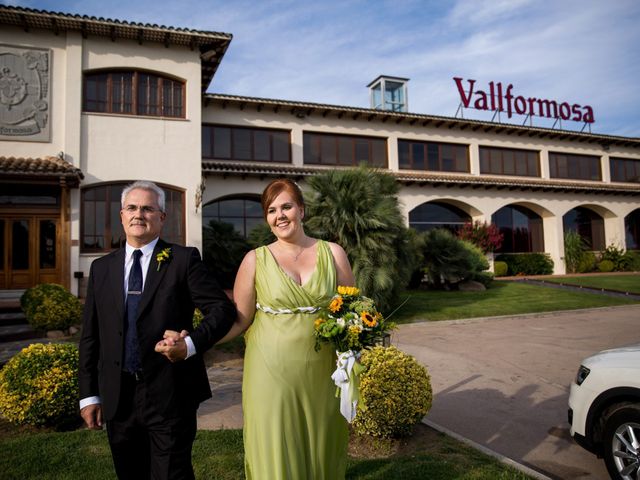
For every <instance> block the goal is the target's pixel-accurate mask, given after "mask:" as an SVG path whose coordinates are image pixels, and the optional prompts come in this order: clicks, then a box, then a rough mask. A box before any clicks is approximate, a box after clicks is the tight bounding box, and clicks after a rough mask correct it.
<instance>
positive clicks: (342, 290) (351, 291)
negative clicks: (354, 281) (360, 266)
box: [338, 286, 360, 296]
mask: <svg viewBox="0 0 640 480" xmlns="http://www.w3.org/2000/svg"><path fill="white" fill-rule="evenodd" d="M338 293H339V294H340V295H352V296H353V295H358V294H359V293H360V289H359V288H357V287H343V286H339V287H338Z"/></svg>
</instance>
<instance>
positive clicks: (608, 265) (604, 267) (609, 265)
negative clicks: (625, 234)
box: [598, 260, 615, 273]
mask: <svg viewBox="0 0 640 480" xmlns="http://www.w3.org/2000/svg"><path fill="white" fill-rule="evenodd" d="M614 268H615V265H614V264H613V262H612V261H611V260H601V261H600V263H599V264H598V270H600V271H601V272H603V273H608V272H613V270H614Z"/></svg>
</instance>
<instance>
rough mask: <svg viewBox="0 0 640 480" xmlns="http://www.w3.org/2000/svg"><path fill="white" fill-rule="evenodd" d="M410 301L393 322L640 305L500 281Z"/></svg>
mask: <svg viewBox="0 0 640 480" xmlns="http://www.w3.org/2000/svg"><path fill="white" fill-rule="evenodd" d="M407 298H408V300H407V302H406V303H405V304H404V305H403V306H402V307H401V308H400V309H399V310H398V311H397V312H396V313H395V314H394V315H393V316H392V318H391V320H393V321H395V322H397V323H410V322H417V321H423V320H454V319H459V318H473V317H491V316H498V315H517V314H523V313H537V312H551V311H554V310H575V309H580V308H593V307H609V306H613V305H629V304H633V303H640V302H637V301H634V300H631V299H627V298H617V297H609V296H606V295H597V294H593V293H582V292H574V291H570V290H561V289H557V288H551V287H545V286H543V285H527V284H524V283H520V282H517V281H500V280H497V281H494V282H492V284H491V287H490V288H489V289H487V290H486V291H484V292H458V291H451V292H446V291H428V290H411V291H407V292H405V294H403V295H402V301H404V300H406V299H407Z"/></svg>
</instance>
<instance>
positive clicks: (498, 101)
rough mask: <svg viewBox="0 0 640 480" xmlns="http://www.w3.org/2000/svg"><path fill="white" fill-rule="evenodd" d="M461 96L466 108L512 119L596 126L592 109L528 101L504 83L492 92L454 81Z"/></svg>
mask: <svg viewBox="0 0 640 480" xmlns="http://www.w3.org/2000/svg"><path fill="white" fill-rule="evenodd" d="M453 80H454V81H455V82H456V86H457V87H458V93H459V94H460V102H461V104H462V106H464V108H475V109H477V110H488V111H497V112H505V111H506V112H507V116H508V117H509V118H511V117H512V116H513V114H514V113H515V114H518V115H530V116H531V117H546V118H555V119H562V120H572V121H574V122H584V123H594V122H595V119H594V116H593V108H591V107H590V106H589V105H578V104H577V103H574V104H569V103H568V102H558V101H556V100H546V99H544V98H535V97H524V96H522V95H514V94H513V93H512V89H513V85H511V84H509V85H507V87H506V88H504V87H503V86H502V83H501V82H497V83H496V82H489V89H488V91H486V90H480V89H476V88H475V84H476V81H475V80H467V83H466V88H465V84H464V79H463V78H461V77H453Z"/></svg>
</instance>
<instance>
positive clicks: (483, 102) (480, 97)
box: [473, 90, 489, 110]
mask: <svg viewBox="0 0 640 480" xmlns="http://www.w3.org/2000/svg"><path fill="white" fill-rule="evenodd" d="M473 106H474V107H475V108H477V109H478V110H488V109H489V106H488V105H487V94H486V93H485V92H483V91H482V90H478V91H477V92H476V101H475V102H474V104H473Z"/></svg>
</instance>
